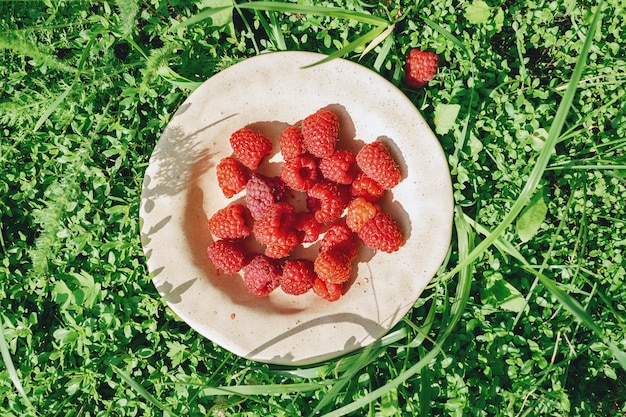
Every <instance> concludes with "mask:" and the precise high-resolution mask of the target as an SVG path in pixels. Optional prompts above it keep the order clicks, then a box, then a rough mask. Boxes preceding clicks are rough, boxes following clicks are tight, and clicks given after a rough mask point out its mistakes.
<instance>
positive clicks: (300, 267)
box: [280, 259, 317, 295]
mask: <svg viewBox="0 0 626 417" xmlns="http://www.w3.org/2000/svg"><path fill="white" fill-rule="evenodd" d="M316 278H317V275H316V274H315V270H314V269H313V262H312V261H310V260H308V259H293V260H291V259H290V260H288V261H287V262H285V265H283V274H282V277H281V279H280V288H281V289H282V290H283V291H284V292H285V293H286V294H291V295H300V294H304V293H306V292H307V291H309V290H310V289H311V288H312V287H313V283H314V282H315V279H316Z"/></svg>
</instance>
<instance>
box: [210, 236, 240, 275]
mask: <svg viewBox="0 0 626 417" xmlns="http://www.w3.org/2000/svg"><path fill="white" fill-rule="evenodd" d="M207 255H209V259H210V260H211V262H213V264H214V265H215V267H216V268H218V269H220V270H222V271H224V272H226V273H227V274H236V273H237V272H239V271H240V270H241V268H243V267H244V265H245V260H246V251H245V249H244V247H243V243H242V242H241V241H240V240H227V239H221V240H216V241H215V242H213V243H211V244H210V245H209V246H208V247H207Z"/></svg>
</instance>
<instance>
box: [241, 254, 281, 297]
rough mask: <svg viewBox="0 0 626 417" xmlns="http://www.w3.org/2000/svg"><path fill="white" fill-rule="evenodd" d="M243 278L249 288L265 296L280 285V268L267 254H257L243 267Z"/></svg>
mask: <svg viewBox="0 0 626 417" xmlns="http://www.w3.org/2000/svg"><path fill="white" fill-rule="evenodd" d="M243 280H244V282H245V284H246V287H248V290H249V291H250V292H251V293H253V294H255V295H258V296H260V297H265V296H267V295H269V294H270V293H271V292H272V291H274V290H275V289H276V288H278V286H279V285H280V268H279V267H278V265H276V263H275V261H273V260H272V259H270V258H268V257H267V256H265V255H256V256H255V257H254V258H252V260H251V261H250V263H248V264H247V265H246V266H244V267H243Z"/></svg>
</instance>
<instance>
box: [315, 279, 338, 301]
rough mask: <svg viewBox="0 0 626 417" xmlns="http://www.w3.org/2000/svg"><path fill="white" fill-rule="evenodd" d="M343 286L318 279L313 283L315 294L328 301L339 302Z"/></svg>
mask: <svg viewBox="0 0 626 417" xmlns="http://www.w3.org/2000/svg"><path fill="white" fill-rule="evenodd" d="M342 291H343V284H333V283H332V282H328V281H324V280H322V279H320V278H316V279H315V282H313V292H314V293H315V294H317V295H319V296H320V297H322V298H323V299H325V300H327V301H337V300H338V299H339V298H340V297H341V294H342Z"/></svg>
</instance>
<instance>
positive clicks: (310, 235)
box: [296, 211, 322, 243]
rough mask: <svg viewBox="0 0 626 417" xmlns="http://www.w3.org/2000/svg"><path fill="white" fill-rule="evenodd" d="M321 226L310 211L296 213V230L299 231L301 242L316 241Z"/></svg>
mask: <svg viewBox="0 0 626 417" xmlns="http://www.w3.org/2000/svg"><path fill="white" fill-rule="evenodd" d="M321 226H322V225H321V224H320V223H319V222H318V221H317V220H315V215H314V214H313V213H311V212H310V211H302V212H299V213H296V230H297V231H298V232H299V237H300V242H302V243H313V242H316V241H317V239H318V237H319V235H320V229H321Z"/></svg>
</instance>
